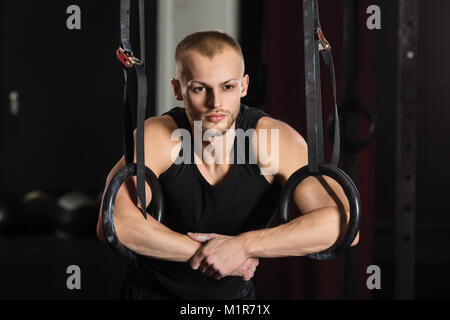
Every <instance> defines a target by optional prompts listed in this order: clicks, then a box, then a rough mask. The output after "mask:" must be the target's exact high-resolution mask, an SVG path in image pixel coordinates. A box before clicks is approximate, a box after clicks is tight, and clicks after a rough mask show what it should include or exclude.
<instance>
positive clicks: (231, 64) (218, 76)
mask: <svg viewBox="0 0 450 320" xmlns="http://www.w3.org/2000/svg"><path fill="white" fill-rule="evenodd" d="M178 67H179V68H180V69H181V70H182V72H179V74H182V77H181V79H180V80H172V85H173V88H174V93H175V97H176V98H177V100H179V101H184V104H185V107H186V113H187V115H188V118H189V120H190V121H191V122H193V121H201V122H202V128H203V132H204V131H206V130H208V129H216V130H213V131H216V133H215V135H223V134H225V132H226V130H227V129H229V128H231V127H232V126H233V125H234V123H235V120H236V118H237V116H238V114H239V108H240V102H241V97H244V96H245V95H247V88H248V75H245V76H244V77H242V69H243V68H242V60H241V58H240V56H239V55H238V54H237V53H236V52H235V51H234V50H232V49H225V50H224V51H223V53H221V54H219V55H216V56H215V57H213V58H212V59H210V58H208V57H205V56H202V55H201V54H200V53H198V52H196V51H194V50H191V51H189V52H188V53H187V54H186V56H185V58H184V60H183V61H182V62H181V65H179V66H178Z"/></svg>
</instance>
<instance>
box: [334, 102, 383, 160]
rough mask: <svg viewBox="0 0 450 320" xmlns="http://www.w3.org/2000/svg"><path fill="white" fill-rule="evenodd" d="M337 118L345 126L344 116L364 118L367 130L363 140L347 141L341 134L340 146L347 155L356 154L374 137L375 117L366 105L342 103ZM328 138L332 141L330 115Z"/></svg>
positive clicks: (353, 139)
mask: <svg viewBox="0 0 450 320" xmlns="http://www.w3.org/2000/svg"><path fill="white" fill-rule="evenodd" d="M338 110H339V117H341V118H342V123H343V125H345V118H346V115H348V114H349V113H356V114H361V115H362V116H363V117H364V118H366V120H367V122H368V124H369V129H368V130H367V133H366V135H365V136H364V137H363V138H352V139H349V138H347V137H346V136H345V134H344V133H342V134H341V141H342V143H341V145H342V150H344V151H345V152H347V153H357V152H359V151H361V150H363V149H364V148H365V147H366V146H367V145H368V144H369V143H370V142H371V141H372V140H373V138H374V136H375V128H376V116H375V114H374V112H373V111H369V108H368V106H367V105H365V104H363V103H362V102H359V101H351V102H348V103H344V104H343V105H341V106H339V107H338ZM327 128H328V137H329V138H330V139H331V140H332V141H333V135H334V115H331V116H330V118H329V119H328V127H327Z"/></svg>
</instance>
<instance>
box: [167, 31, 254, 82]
mask: <svg viewBox="0 0 450 320" xmlns="http://www.w3.org/2000/svg"><path fill="white" fill-rule="evenodd" d="M226 48H230V49H233V50H234V51H235V52H236V53H237V54H238V55H239V56H240V57H241V59H242V73H244V69H245V63H244V55H243V54H242V48H241V46H240V45H239V43H238V42H237V41H236V40H235V39H234V38H233V37H231V36H230V35H228V34H227V33H225V32H223V31H219V30H211V31H199V32H195V33H192V34H190V35H188V36H187V37H185V38H184V39H183V40H181V42H180V43H179V44H178V45H177V48H176V50H175V63H176V65H177V66H179V65H180V64H181V61H182V60H183V59H184V57H185V55H186V53H187V52H188V51H189V50H195V51H197V52H198V53H200V54H201V55H203V56H205V57H208V58H210V59H211V58H213V57H215V56H216V55H219V54H221V53H223V51H224V50H225V49H226ZM178 69H179V68H178V67H177V77H180V76H182V75H181V74H178V73H179V70H178Z"/></svg>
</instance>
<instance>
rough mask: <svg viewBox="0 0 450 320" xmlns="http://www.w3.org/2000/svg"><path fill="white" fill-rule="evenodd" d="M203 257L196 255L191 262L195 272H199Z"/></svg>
mask: <svg viewBox="0 0 450 320" xmlns="http://www.w3.org/2000/svg"><path fill="white" fill-rule="evenodd" d="M202 260H203V257H202V256H201V255H199V254H198V253H197V254H195V255H194V256H193V257H192V258H191V261H190V264H191V267H192V269H194V270H197V269H198V268H199V267H200V264H201V263H202Z"/></svg>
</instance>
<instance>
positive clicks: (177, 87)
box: [170, 78, 183, 101]
mask: <svg viewBox="0 0 450 320" xmlns="http://www.w3.org/2000/svg"><path fill="white" fill-rule="evenodd" d="M170 82H171V83H172V88H173V94H174V95H175V99H177V100H178V101H183V95H182V94H181V85H180V81H179V80H177V79H174V78H172V80H170Z"/></svg>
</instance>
